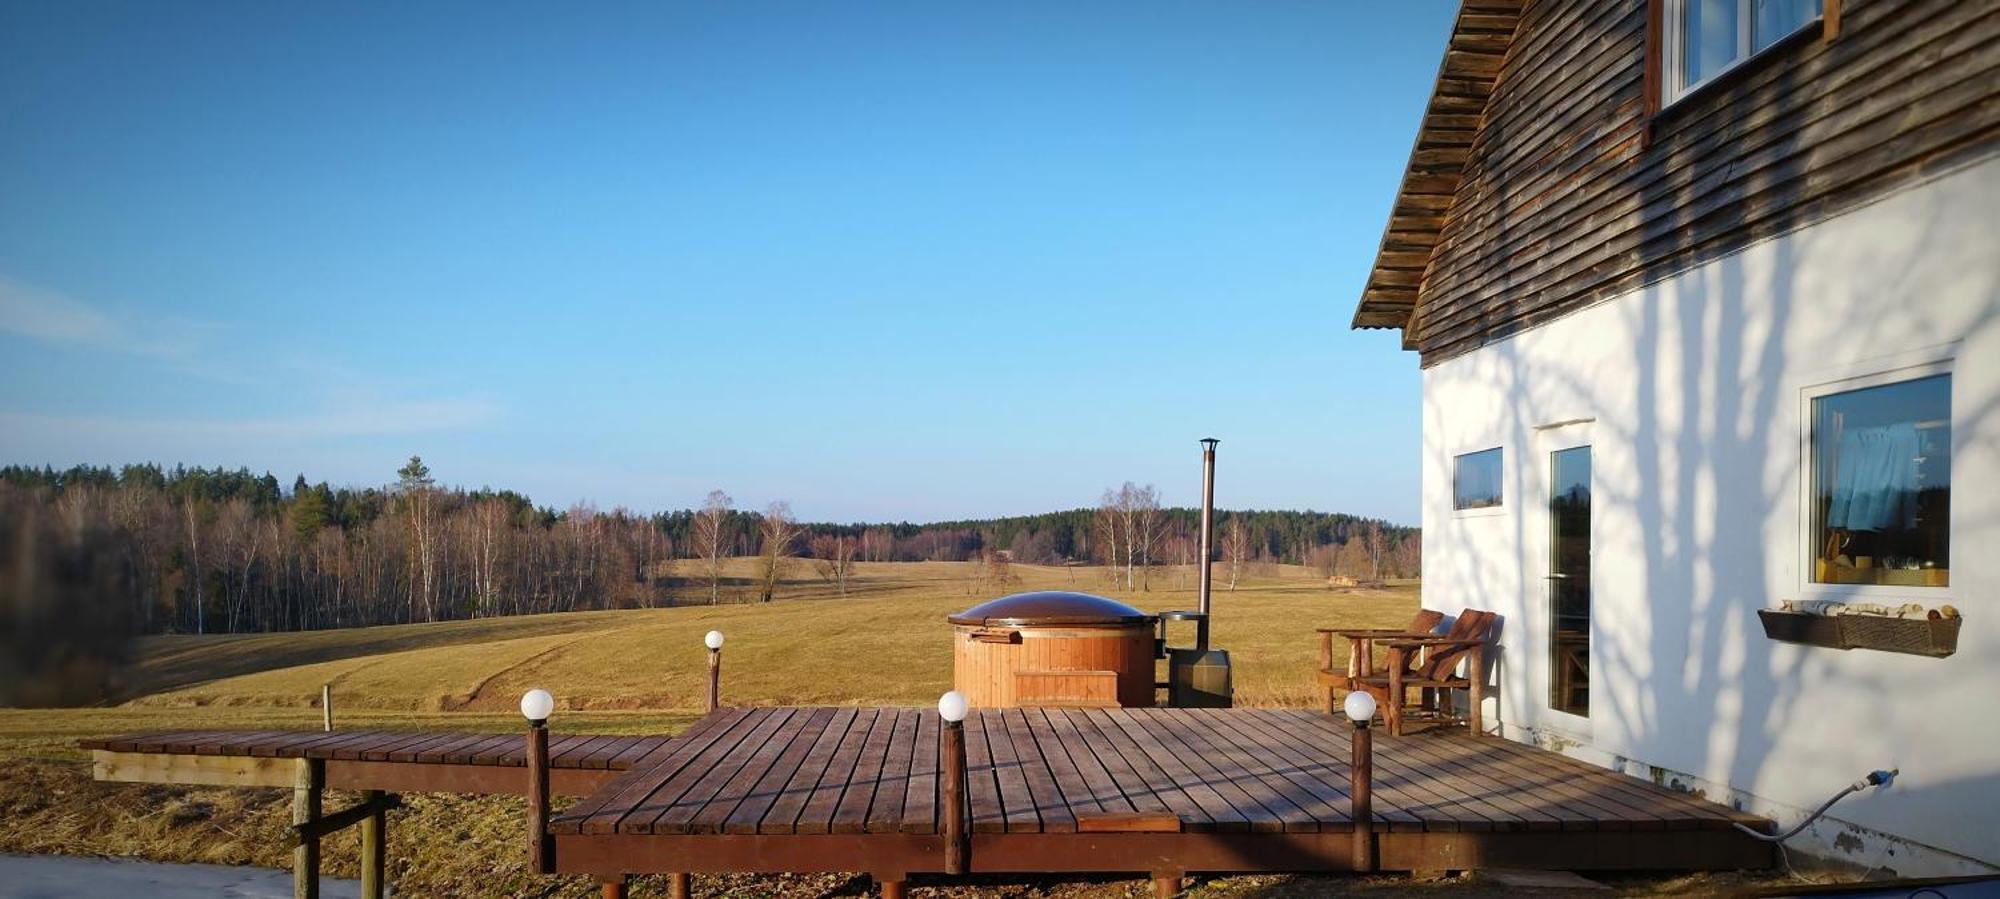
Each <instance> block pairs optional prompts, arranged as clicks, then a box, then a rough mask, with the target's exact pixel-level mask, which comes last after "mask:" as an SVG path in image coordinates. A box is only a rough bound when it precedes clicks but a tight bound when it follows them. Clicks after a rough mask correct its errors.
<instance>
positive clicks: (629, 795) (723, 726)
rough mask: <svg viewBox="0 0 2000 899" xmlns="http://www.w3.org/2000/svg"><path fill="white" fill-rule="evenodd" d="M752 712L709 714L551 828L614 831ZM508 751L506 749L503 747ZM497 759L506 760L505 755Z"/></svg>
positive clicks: (559, 816) (586, 799)
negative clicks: (659, 753)
mask: <svg viewBox="0 0 2000 899" xmlns="http://www.w3.org/2000/svg"><path fill="white" fill-rule="evenodd" d="M748 713H749V712H748V710H746V709H733V710H730V711H728V712H718V713H716V714H713V715H708V716H706V717H704V718H702V719H701V720H700V721H697V722H695V723H694V726H692V727H690V728H688V729H687V731H686V732H685V733H682V734H681V735H680V736H679V737H677V738H675V739H674V741H673V743H672V744H670V745H671V746H672V747H673V750H672V752H670V753H668V754H667V755H665V756H662V757H660V758H658V759H656V760H654V762H653V764H651V765H648V766H646V767H644V768H637V767H635V768H633V769H632V770H630V771H627V772H626V773H624V774H621V775H619V776H618V778H617V779H615V780H613V781H612V782H611V783H609V784H606V785H605V787H604V789H601V790H598V791H597V793H596V794H595V795H592V796H586V797H584V798H583V800H582V801H581V802H578V803H577V804H575V805H573V806H570V807H569V809H568V810H567V811H564V812H563V813H562V814H561V815H558V816H556V818H555V820H553V821H551V822H550V829H551V830H553V831H556V832H558V833H561V832H570V833H612V832H615V831H616V830H617V827H618V822H619V821H620V820H622V819H623V818H624V817H625V815H626V813H627V812H629V811H630V810H631V809H632V808H633V807H634V806H636V805H638V804H639V803H640V802H643V801H644V800H645V798H646V796H647V795H649V794H651V793H652V791H653V789H654V788H655V787H657V786H658V785H659V781H660V780H662V779H664V778H666V777H671V776H673V774H674V772H676V771H678V770H679V769H680V767H681V766H682V765H685V764H686V763H687V761H688V760H689V759H692V758H693V757H694V756H695V755H696V754H697V753H699V752H701V751H702V749H704V748H706V747H707V746H708V743H709V741H711V740H713V739H714V738H715V737H716V736H718V735H720V733H721V732H722V731H725V730H727V729H728V728H729V727H730V726H731V725H733V724H735V723H736V722H738V721H740V720H742V718H743V717H744V716H745V715H747V714H748ZM503 751H504V750H503ZM493 757H494V758H502V759H504V758H505V756H504V755H495V756H493Z"/></svg>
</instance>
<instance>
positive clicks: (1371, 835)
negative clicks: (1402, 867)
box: [1348, 706, 1394, 872]
mask: <svg viewBox="0 0 2000 899" xmlns="http://www.w3.org/2000/svg"><path fill="white" fill-rule="evenodd" d="M1391 708H1394V706H1391ZM1349 758H1350V761H1349V772H1350V773H1349V776H1350V779H1351V780H1352V784H1351V786H1352V788H1353V789H1352V792H1350V793H1349V794H1348V798H1349V799H1351V800H1352V802H1353V805H1352V806H1351V808H1350V809H1349V814H1348V817H1350V818H1353V819H1354V850H1353V851H1354V858H1353V862H1354V870H1356V871H1364V872H1365V871H1373V870H1375V798H1374V796H1373V793H1374V784H1373V781H1374V777H1375V735H1374V733H1373V732H1371V731H1370V730H1369V729H1368V721H1367V720H1366V719H1363V720H1360V721H1356V722H1354V742H1353V745H1352V747H1351V754H1350V756H1349Z"/></svg>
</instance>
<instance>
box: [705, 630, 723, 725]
mask: <svg viewBox="0 0 2000 899" xmlns="http://www.w3.org/2000/svg"><path fill="white" fill-rule="evenodd" d="M719 708H722V648H721V647H719V646H718V647H715V648H713V649H710V650H709V651H708V713H709V714H711V715H712V714H715V710H716V709H719Z"/></svg>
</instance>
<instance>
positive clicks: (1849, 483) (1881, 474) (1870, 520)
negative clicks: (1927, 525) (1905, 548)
mask: <svg viewBox="0 0 2000 899" xmlns="http://www.w3.org/2000/svg"><path fill="white" fill-rule="evenodd" d="M1919 452H1920V450H1919V447H1918V440H1917V428H1916V425H1914V424H1911V423H1908V422H1904V423H1900V424H1893V425H1884V426H1882V427H1877V428H1855V429H1854V430H1851V431H1848V432H1846V433H1844V434H1842V435H1841V436H1840V456H1839V457H1838V458H1837V459H1836V460H1835V461H1834V473H1833V505H1832V508H1830V509H1829V510H1828V511H1827V515H1826V523H1827V526H1828V527H1836V528H1846V529H1847V530H1850V531H1879V530H1883V529H1885V528H1910V527H1915V526H1916V523H1917V455H1918V453H1919Z"/></svg>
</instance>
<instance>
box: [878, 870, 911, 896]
mask: <svg viewBox="0 0 2000 899" xmlns="http://www.w3.org/2000/svg"><path fill="white" fill-rule="evenodd" d="M875 882H876V883H877V884H880V885H881V887H882V899H903V897H904V896H906V895H908V894H907V893H906V892H905V889H906V886H905V883H904V881H903V878H902V877H901V876H891V875H886V874H877V875H875Z"/></svg>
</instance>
